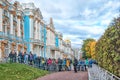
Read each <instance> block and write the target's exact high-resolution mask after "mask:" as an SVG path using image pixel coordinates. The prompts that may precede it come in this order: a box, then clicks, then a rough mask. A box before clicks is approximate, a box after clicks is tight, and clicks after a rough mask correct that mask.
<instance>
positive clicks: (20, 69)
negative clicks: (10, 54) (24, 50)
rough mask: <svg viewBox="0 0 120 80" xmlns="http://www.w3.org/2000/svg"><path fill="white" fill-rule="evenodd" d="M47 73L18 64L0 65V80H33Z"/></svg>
mask: <svg viewBox="0 0 120 80" xmlns="http://www.w3.org/2000/svg"><path fill="white" fill-rule="evenodd" d="M47 73H48V72H47V71H43V70H40V69H37V68H33V67H30V66H27V65H24V64H18V63H11V64H10V63H0V80H34V79H36V78H38V77H40V76H44V75H46V74H47Z"/></svg>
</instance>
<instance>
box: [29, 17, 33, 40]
mask: <svg viewBox="0 0 120 80" xmlns="http://www.w3.org/2000/svg"><path fill="white" fill-rule="evenodd" d="M29 34H30V38H33V16H32V15H30V33H29Z"/></svg>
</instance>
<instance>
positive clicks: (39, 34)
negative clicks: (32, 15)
mask: <svg viewBox="0 0 120 80" xmlns="http://www.w3.org/2000/svg"><path fill="white" fill-rule="evenodd" d="M37 27H38V40H40V36H41V33H40V22H39V21H38V26H37Z"/></svg>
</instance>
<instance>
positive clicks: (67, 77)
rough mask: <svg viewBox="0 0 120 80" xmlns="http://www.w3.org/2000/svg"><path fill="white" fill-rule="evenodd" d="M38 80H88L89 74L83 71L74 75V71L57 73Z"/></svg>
mask: <svg viewBox="0 0 120 80" xmlns="http://www.w3.org/2000/svg"><path fill="white" fill-rule="evenodd" d="M37 80H88V73H87V72H81V71H79V72H77V73H74V71H65V72H57V73H52V74H49V75H46V76H44V77H42V78H38V79H37Z"/></svg>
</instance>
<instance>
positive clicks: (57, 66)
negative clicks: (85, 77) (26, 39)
mask: <svg viewBox="0 0 120 80" xmlns="http://www.w3.org/2000/svg"><path fill="white" fill-rule="evenodd" d="M9 59H10V63H15V62H18V63H23V64H27V65H31V66H34V67H38V68H41V69H44V70H49V71H64V70H67V71H70V70H71V66H72V60H71V59H69V58H64V59H60V58H58V59H51V58H48V59H47V58H43V57H40V56H37V55H36V54H32V52H30V53H26V52H19V53H18V55H17V53H16V52H15V51H11V52H10V53H9Z"/></svg>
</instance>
